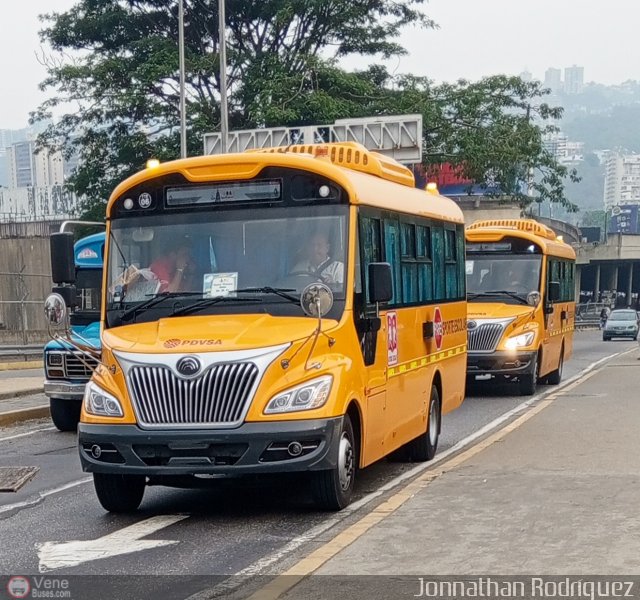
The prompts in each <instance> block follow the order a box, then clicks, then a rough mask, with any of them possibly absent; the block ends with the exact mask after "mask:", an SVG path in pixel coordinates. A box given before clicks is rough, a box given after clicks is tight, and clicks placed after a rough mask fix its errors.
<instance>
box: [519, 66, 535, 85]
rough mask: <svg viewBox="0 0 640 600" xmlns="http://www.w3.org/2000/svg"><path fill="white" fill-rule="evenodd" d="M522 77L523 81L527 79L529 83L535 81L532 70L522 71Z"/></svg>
mask: <svg viewBox="0 0 640 600" xmlns="http://www.w3.org/2000/svg"><path fill="white" fill-rule="evenodd" d="M520 79H522V81H526V82H527V83H530V82H532V81H533V75H532V74H531V72H530V71H528V70H527V69H525V70H524V71H522V73H520Z"/></svg>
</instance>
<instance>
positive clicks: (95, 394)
mask: <svg viewBox="0 0 640 600" xmlns="http://www.w3.org/2000/svg"><path fill="white" fill-rule="evenodd" d="M84 410H85V411H86V412H88V413H89V414H90V415H97V416H99V417H122V416H124V413H123V412H122V406H121V405H120V401H119V400H118V399H117V398H116V397H115V396H112V395H111V394H109V393H108V392H105V391H104V390H103V389H102V388H101V387H100V386H98V385H96V384H95V383H93V381H90V382H89V383H87V385H86V387H85V388H84Z"/></svg>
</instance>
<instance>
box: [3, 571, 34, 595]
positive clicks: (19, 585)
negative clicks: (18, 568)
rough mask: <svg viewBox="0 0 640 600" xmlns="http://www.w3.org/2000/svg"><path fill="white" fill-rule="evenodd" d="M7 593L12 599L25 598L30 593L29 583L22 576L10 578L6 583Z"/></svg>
mask: <svg viewBox="0 0 640 600" xmlns="http://www.w3.org/2000/svg"><path fill="white" fill-rule="evenodd" d="M7 592H8V593H9V596H11V597H12V598H26V597H27V596H28V595H29V592H31V583H30V582H29V580H28V579H27V578H26V577H22V575H18V576H16V577H12V578H11V579H9V581H8V582H7Z"/></svg>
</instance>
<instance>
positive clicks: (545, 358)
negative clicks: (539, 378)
mask: <svg viewBox="0 0 640 600" xmlns="http://www.w3.org/2000/svg"><path fill="white" fill-rule="evenodd" d="M563 266H564V265H563V264H562V263H561V262H560V261H559V260H556V259H554V258H551V257H548V258H547V286H546V303H547V306H548V307H549V310H548V312H547V311H545V313H546V314H545V330H546V331H545V337H544V345H543V351H542V364H541V365H540V373H541V374H546V373H548V372H549V371H553V370H554V369H555V368H556V366H557V364H558V360H559V358H560V347H561V344H562V329H563V327H564V323H565V321H567V320H568V311H567V306H565V305H564V304H563V303H562V302H561V298H552V297H551V290H550V288H551V286H550V284H551V282H557V283H561V281H562V280H561V278H560V277H561V268H562V267H563Z"/></svg>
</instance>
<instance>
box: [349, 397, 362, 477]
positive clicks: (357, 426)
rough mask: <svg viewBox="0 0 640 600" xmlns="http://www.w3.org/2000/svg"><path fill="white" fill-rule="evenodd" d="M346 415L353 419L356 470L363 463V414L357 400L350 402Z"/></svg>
mask: <svg viewBox="0 0 640 600" xmlns="http://www.w3.org/2000/svg"><path fill="white" fill-rule="evenodd" d="M345 415H348V416H349V418H350V419H351V427H352V428H353V437H354V442H355V446H356V448H355V450H356V469H359V468H360V464H361V461H362V434H363V431H362V413H361V410H360V404H359V403H358V401H357V400H355V399H353V400H351V402H349V406H348V407H347V410H346V411H345Z"/></svg>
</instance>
